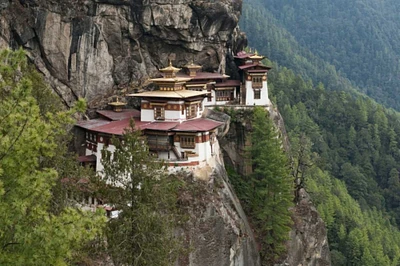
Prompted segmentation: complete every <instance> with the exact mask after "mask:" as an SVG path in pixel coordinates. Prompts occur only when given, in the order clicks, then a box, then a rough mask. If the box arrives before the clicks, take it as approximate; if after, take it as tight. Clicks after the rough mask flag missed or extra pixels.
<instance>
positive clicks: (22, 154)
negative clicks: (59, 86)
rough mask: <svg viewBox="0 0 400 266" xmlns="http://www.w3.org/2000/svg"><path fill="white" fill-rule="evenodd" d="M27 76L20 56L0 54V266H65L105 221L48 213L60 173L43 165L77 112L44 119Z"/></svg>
mask: <svg viewBox="0 0 400 266" xmlns="http://www.w3.org/2000/svg"><path fill="white" fill-rule="evenodd" d="M31 71H32V69H31V68H30V67H29V66H28V65H27V62H26V58H25V54H24V52H23V51H22V50H19V51H16V52H12V51H9V50H3V51H1V52H0V264H1V265H67V264H69V263H72V262H73V261H74V259H75V258H76V257H77V256H79V255H80V254H79V251H80V249H81V248H82V246H83V245H84V244H85V243H87V241H90V240H92V239H94V238H95V237H96V236H97V235H98V234H99V233H100V230H101V228H102V225H103V224H104V222H105V217H104V215H103V214H102V213H89V212H88V213H83V212H81V211H79V210H76V209H72V208H63V209H60V210H59V211H58V213H57V214H54V213H53V212H52V211H50V210H51V208H50V207H51V205H50V202H51V200H52V198H53V197H52V193H51V192H52V188H53V186H54V184H55V182H56V180H57V179H58V173H57V171H56V169H55V168H53V167H51V164H46V162H49V161H51V160H52V159H53V158H55V157H56V156H57V153H56V151H57V145H58V143H57V139H58V138H59V137H60V136H61V135H62V134H63V135H64V136H65V127H66V125H67V124H68V123H69V122H71V121H72V120H71V118H70V117H71V114H72V113H75V112H76V110H70V111H67V112H64V111H58V112H57V113H54V114H50V113H48V112H46V113H44V111H45V110H44V109H40V106H39V105H38V102H37V100H36V99H35V98H34V93H33V86H34V85H35V84H36V83H35V79H31V77H32V76H35V75H36V74H34V73H32V72H31ZM38 89H40V88H38ZM61 132H63V133H61Z"/></svg>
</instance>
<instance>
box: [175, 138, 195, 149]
mask: <svg viewBox="0 0 400 266" xmlns="http://www.w3.org/2000/svg"><path fill="white" fill-rule="evenodd" d="M179 142H180V144H181V148H185V149H195V148H196V136H194V135H188V136H179Z"/></svg>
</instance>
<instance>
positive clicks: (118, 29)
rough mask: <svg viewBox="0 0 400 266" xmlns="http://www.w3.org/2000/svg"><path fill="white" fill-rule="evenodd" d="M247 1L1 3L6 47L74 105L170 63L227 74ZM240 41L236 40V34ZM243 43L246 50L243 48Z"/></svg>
mask: <svg viewBox="0 0 400 266" xmlns="http://www.w3.org/2000/svg"><path fill="white" fill-rule="evenodd" d="M241 5H242V3H241V0H235V1H228V0H221V1H212V0H202V1H195V0H160V1H154V0H137V1H136V0H135V1H133V0H59V1H51V0H50V1H45V0H19V1H7V0H0V48H4V47H10V46H11V47H13V48H16V47H23V48H24V49H25V50H26V51H28V53H29V57H30V58H31V60H32V62H33V63H34V64H35V65H36V67H37V68H38V69H39V70H40V71H41V72H42V73H43V74H44V75H45V76H46V78H47V80H48V81H49V83H50V84H51V86H52V87H53V88H54V90H55V91H56V92H57V93H58V95H59V96H60V97H61V98H62V99H63V101H64V103H65V104H66V105H67V106H69V105H71V104H72V103H73V102H74V101H75V100H76V98H77V97H85V98H86V99H87V101H88V103H89V107H91V108H96V107H97V106H99V105H101V99H102V98H103V97H105V96H107V95H112V94H115V93H118V92H117V90H118V89H119V90H123V92H124V91H126V90H129V89H131V88H133V87H138V86H139V87H140V86H143V85H146V81H147V80H148V78H149V77H154V76H156V75H158V69H159V68H161V67H165V66H166V65H167V64H168V60H169V59H172V60H174V64H175V65H177V66H182V65H185V64H186V63H188V62H190V61H191V60H194V61H195V62H196V63H198V64H201V65H203V68H204V69H205V70H207V71H224V70H225V65H226V54H227V52H228V51H234V50H237V49H241V48H243V45H245V44H246V43H245V41H243V35H242V34H241V33H240V32H239V31H238V30H237V23H238V20H239V16H240V11H241ZM233 36H234V37H233ZM238 45H240V46H241V47H239V48H238V47H237V46H238Z"/></svg>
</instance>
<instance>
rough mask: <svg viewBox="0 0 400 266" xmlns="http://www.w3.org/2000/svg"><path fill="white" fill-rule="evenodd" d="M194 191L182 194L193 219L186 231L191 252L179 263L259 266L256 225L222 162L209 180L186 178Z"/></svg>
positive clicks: (185, 234) (183, 201)
mask: <svg viewBox="0 0 400 266" xmlns="http://www.w3.org/2000/svg"><path fill="white" fill-rule="evenodd" d="M186 183H187V184H188V186H190V187H191V193H187V194H184V195H181V199H180V205H181V206H186V209H185V213H188V214H189V221H188V222H187V224H186V227H185V228H184V230H183V232H182V234H183V235H184V239H186V246H187V247H190V249H191V252H190V253H189V254H187V255H186V256H182V257H181V258H180V260H179V262H178V263H177V265H179V266H185V265H191V266H203V265H207V266H258V265H260V257H259V254H258V249H257V245H256V242H255V240H254V236H253V232H252V229H251V228H250V225H249V223H248V222H247V217H246V214H245V213H244V211H243V209H242V207H241V205H240V202H239V200H238V198H237V197H236V195H235V193H234V191H233V188H232V187H231V185H230V184H229V181H228V176H227V174H226V171H225V169H224V167H223V166H222V165H217V166H216V167H215V168H214V170H213V172H212V173H211V175H209V176H208V179H207V180H200V179H198V178H189V180H186Z"/></svg>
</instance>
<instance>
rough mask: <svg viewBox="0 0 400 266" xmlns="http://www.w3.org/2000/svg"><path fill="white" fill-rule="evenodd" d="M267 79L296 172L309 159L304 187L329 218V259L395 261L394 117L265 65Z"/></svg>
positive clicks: (399, 121)
mask: <svg viewBox="0 0 400 266" xmlns="http://www.w3.org/2000/svg"><path fill="white" fill-rule="evenodd" d="M269 84H271V86H270V87H271V88H272V93H273V94H274V95H276V100H277V102H278V106H279V107H280V111H281V114H282V115H283V117H284V119H285V124H286V129H287V131H288V134H289V137H290V140H291V143H292V147H291V156H292V158H293V166H294V170H293V171H294V173H295V175H296V173H298V169H299V166H300V165H302V164H305V165H307V167H306V171H305V172H304V171H303V173H304V185H305V186H306V188H307V190H308V191H309V192H310V194H311V197H312V199H313V202H314V203H315V204H316V206H317V208H318V211H319V213H320V215H321V216H322V218H323V220H324V221H325V223H326V224H327V227H328V239H329V243H330V248H331V251H332V264H333V265H397V263H398V260H399V255H400V253H399V251H400V250H399V247H400V245H399V244H398V243H400V242H399V241H398V240H399V237H400V233H399V230H398V228H397V227H396V221H395V220H397V224H398V223H399V216H398V210H399V205H398V193H399V192H400V190H399V189H400V188H399V173H398V169H400V163H399V156H398V151H399V144H398V143H399V138H400V137H399V136H400V134H399V133H400V115H399V114H398V113H396V112H394V111H390V110H387V109H385V108H383V107H382V106H380V105H378V104H376V103H374V102H373V101H372V100H368V99H365V98H361V97H357V98H355V97H353V96H351V95H350V94H348V93H345V92H338V91H329V90H325V89H324V87H323V86H322V85H321V84H319V85H317V86H313V84H312V83H311V82H305V81H303V80H302V79H301V78H299V77H298V76H296V75H294V73H293V72H292V71H290V70H288V69H286V68H279V67H277V68H275V69H274V70H273V71H271V72H270V73H269ZM302 139H303V140H302ZM300 173H302V171H301V170H300ZM297 177H298V174H297ZM388 243H390V244H388Z"/></svg>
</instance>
